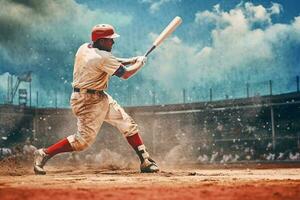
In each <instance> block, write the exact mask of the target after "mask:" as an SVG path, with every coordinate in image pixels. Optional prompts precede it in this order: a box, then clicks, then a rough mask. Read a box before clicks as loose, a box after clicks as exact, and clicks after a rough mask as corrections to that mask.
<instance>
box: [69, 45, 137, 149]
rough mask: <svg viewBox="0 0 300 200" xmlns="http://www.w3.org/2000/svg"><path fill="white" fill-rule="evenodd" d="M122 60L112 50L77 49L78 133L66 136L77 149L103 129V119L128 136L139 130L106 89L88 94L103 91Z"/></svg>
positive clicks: (75, 106) (74, 105)
mask: <svg viewBox="0 0 300 200" xmlns="http://www.w3.org/2000/svg"><path fill="white" fill-rule="evenodd" d="M120 66H121V63H120V62H119V61H118V60H117V58H116V57H114V56H113V55H112V54H111V53H110V52H107V51H103V50H99V49H97V48H92V46H91V45H90V44H88V43H85V44H83V45H82V46H81V47H80V48H79V49H78V51H77V53H76V57H75V64H74V73H73V83H72V86H73V87H74V88H79V89H80V92H73V93H72V96H71V106H72V111H73V113H74V115H75V116H76V117H77V127H78V130H77V133H76V134H74V135H70V136H68V137H67V139H68V141H69V143H70V144H71V146H72V147H73V149H74V150H76V151H80V150H83V149H85V148H87V147H88V146H90V145H91V144H92V143H93V142H94V141H95V138H96V136H97V134H98V132H99V130H100V127H101V125H102V123H103V121H106V122H108V123H110V124H111V125H113V126H115V127H116V128H118V130H119V131H120V132H121V133H123V135H124V136H125V137H128V136H132V135H134V134H136V133H138V126H137V124H136V123H135V122H134V121H133V119H132V118H131V117H130V116H129V115H128V114H127V113H126V112H125V111H124V109H123V108H122V107H121V106H120V105H119V104H118V103H117V102H116V101H115V100H114V99H113V98H112V97H111V96H110V95H109V94H107V93H106V92H100V93H95V94H91V93H87V89H90V90H97V91H104V90H106V89H107V88H108V82H109V79H110V77H111V76H112V75H114V73H115V72H116V71H117V70H118V69H119V67H120Z"/></svg>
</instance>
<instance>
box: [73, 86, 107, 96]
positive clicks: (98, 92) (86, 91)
mask: <svg viewBox="0 0 300 200" xmlns="http://www.w3.org/2000/svg"><path fill="white" fill-rule="evenodd" d="M73 91H74V92H81V93H89V94H98V95H100V94H104V92H103V90H92V89H81V88H73Z"/></svg>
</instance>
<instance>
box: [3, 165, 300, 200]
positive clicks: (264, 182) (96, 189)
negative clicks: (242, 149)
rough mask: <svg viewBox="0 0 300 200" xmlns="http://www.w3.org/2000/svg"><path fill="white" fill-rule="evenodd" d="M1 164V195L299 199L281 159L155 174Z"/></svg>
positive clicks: (298, 183)
mask: <svg viewBox="0 0 300 200" xmlns="http://www.w3.org/2000/svg"><path fill="white" fill-rule="evenodd" d="M47 170H48V174H47V175H45V176H36V175H34V174H33V173H32V171H31V168H28V167H26V168H24V167H19V168H13V169H11V168H10V167H9V166H8V167H4V166H1V170H0V199H1V200H8V199H24V200H26V199H30V200H35V199H36V200H37V199H39V200H47V199H51V200H52V199H57V200H62V199H64V200H66V199H84V200H90V199H126V200H131V199H142V200H145V199H172V200H177V199H208V200H213V199H214V200H218V199H246V200H248V199H249V200H251V199H255V200H257V199H264V200H268V199H284V200H287V199H294V200H296V199H297V200H299V199H300V168H299V166H288V167H286V166H285V165H268V166H264V165H259V166H258V165H255V166H249V165H244V166H238V167H236V166H233V167H232V166H226V167H221V168H220V167H209V168H208V167H203V166H192V167H191V166H190V167H186V168H182V167H181V168H179V169H165V168H163V170H162V171H161V172H160V173H156V174H140V173H138V171H137V170H132V169H128V170H111V169H97V168H96V167H91V166H89V167H87V166H85V167H80V168H78V167H76V168H75V167H65V168H57V167H55V166H49V167H47Z"/></svg>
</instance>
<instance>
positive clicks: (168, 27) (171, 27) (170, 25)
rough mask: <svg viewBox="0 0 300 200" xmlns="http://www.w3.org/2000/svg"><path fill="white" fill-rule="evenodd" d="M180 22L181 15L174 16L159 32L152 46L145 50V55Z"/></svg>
mask: <svg viewBox="0 0 300 200" xmlns="http://www.w3.org/2000/svg"><path fill="white" fill-rule="evenodd" d="M181 22H182V19H181V17H178V16H177V17H175V18H174V19H173V20H172V21H171V22H170V23H169V25H168V26H167V27H166V28H165V29H164V30H163V31H162V32H161V33H160V35H159V36H158V37H157V38H156V40H155V41H154V42H153V46H152V47H151V48H150V49H149V50H148V51H147V53H146V54H145V56H146V57H147V56H148V55H149V54H150V53H151V52H152V51H153V50H154V49H155V48H156V47H157V46H158V45H160V44H161V43H162V42H163V41H164V40H165V39H166V38H167V37H168V36H169V35H170V34H171V33H173V32H174V30H175V29H176V28H177V26H179V25H180V24H181Z"/></svg>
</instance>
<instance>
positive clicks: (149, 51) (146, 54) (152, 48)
mask: <svg viewBox="0 0 300 200" xmlns="http://www.w3.org/2000/svg"><path fill="white" fill-rule="evenodd" d="M155 47H156V46H155V45H153V46H152V47H151V49H149V50H148V51H147V53H145V55H144V56H145V57H147V56H148V55H149V54H150V53H151V52H152V51H153V50H154V49H155Z"/></svg>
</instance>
